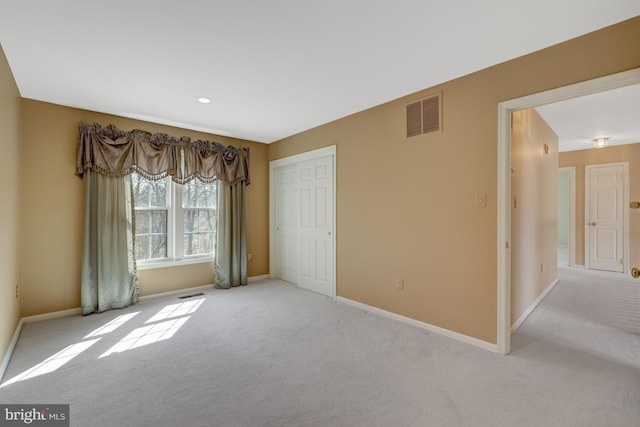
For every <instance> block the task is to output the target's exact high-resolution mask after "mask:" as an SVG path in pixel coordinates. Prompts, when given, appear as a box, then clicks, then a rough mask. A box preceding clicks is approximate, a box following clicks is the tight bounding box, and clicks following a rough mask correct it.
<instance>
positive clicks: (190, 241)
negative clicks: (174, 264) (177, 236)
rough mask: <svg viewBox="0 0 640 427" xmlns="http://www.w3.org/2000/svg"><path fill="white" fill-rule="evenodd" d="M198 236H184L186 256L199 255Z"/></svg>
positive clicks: (191, 234)
mask: <svg viewBox="0 0 640 427" xmlns="http://www.w3.org/2000/svg"><path fill="white" fill-rule="evenodd" d="M197 247H198V235H197V234H193V233H189V234H185V235H184V256H187V255H197V254H198V251H197Z"/></svg>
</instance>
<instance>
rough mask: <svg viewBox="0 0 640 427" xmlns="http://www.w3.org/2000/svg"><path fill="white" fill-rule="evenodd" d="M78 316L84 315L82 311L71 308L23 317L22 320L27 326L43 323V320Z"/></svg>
mask: <svg viewBox="0 0 640 427" xmlns="http://www.w3.org/2000/svg"><path fill="white" fill-rule="evenodd" d="M76 314H82V309H81V308H80V307H77V308H69V309H67V310H60V311H52V312H51V313H43V314H36V315H34V316H27V317H23V318H22V319H20V320H22V322H23V323H25V324H26V323H33V322H41V321H43V320H52V319H58V318H60V317H67V316H75V315H76Z"/></svg>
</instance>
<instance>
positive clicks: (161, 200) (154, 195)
mask: <svg viewBox="0 0 640 427" xmlns="http://www.w3.org/2000/svg"><path fill="white" fill-rule="evenodd" d="M149 192H150V195H149V206H150V207H154V208H164V207H166V206H167V181H166V180H165V179H163V180H161V181H149Z"/></svg>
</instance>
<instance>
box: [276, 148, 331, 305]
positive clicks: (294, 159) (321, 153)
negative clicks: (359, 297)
mask: <svg viewBox="0 0 640 427" xmlns="http://www.w3.org/2000/svg"><path fill="white" fill-rule="evenodd" d="M336 154H337V150H336V146H335V145H330V146H328V147H323V148H318V149H317V150H311V151H307V152H304V153H301V154H295V155H292V156H288V157H283V158H281V159H277V160H271V161H270V162H269V277H270V278H272V279H273V278H275V276H276V271H277V268H276V266H277V265H278V264H277V263H278V253H277V252H278V251H277V250H276V194H277V189H276V188H275V186H276V175H275V173H276V169H278V168H280V167H282V166H290V165H295V164H298V163H301V162H305V161H308V160H314V159H318V158H321V157H327V156H331V158H332V160H333V176H332V180H333V210H332V212H331V214H332V215H333V221H332V230H331V236H332V239H331V244H332V245H333V273H332V276H333V277H332V278H331V281H332V283H333V299H336V297H337V292H336V289H337V285H336V270H337V264H336V262H337V256H336V255H337V254H336V240H337V235H336V228H337V227H336V222H337V221H336V187H337V185H336V177H337V174H336V170H337V167H336V164H337V162H336V160H337V155H336Z"/></svg>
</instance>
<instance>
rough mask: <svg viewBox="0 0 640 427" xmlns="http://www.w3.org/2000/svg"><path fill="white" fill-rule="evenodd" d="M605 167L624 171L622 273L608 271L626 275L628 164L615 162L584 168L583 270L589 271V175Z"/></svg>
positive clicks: (627, 258)
mask: <svg viewBox="0 0 640 427" xmlns="http://www.w3.org/2000/svg"><path fill="white" fill-rule="evenodd" d="M607 166H622V167H623V171H624V182H623V185H624V188H623V190H622V197H623V200H622V227H623V231H622V251H623V252H624V254H623V257H622V260H623V261H622V273H618V272H614V271H610V272H609V273H614V274H623V275H624V274H626V273H627V270H628V268H629V209H627V206H629V162H615V163H600V164H591V165H585V167H584V218H585V220H584V268H585V270H591V267H590V261H591V252H590V249H591V248H590V244H589V225H588V224H587V215H588V214H589V212H590V206H589V204H590V193H589V190H590V188H589V186H590V184H589V181H591V179H590V177H589V173H590V171H591V169H594V168H598V167H607Z"/></svg>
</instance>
